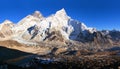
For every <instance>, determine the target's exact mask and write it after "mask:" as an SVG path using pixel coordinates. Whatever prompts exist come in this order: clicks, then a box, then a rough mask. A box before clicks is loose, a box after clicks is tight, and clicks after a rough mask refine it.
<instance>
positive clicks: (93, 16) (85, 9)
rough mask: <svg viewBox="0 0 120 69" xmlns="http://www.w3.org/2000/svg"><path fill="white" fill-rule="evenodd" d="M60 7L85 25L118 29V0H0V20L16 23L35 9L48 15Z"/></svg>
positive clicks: (119, 10) (119, 18)
mask: <svg viewBox="0 0 120 69" xmlns="http://www.w3.org/2000/svg"><path fill="white" fill-rule="evenodd" d="M62 8H65V10H66V12H67V13H68V15H69V16H71V17H72V18H73V19H77V20H79V21H81V22H84V23H85V24H86V25H87V26H90V27H96V28H97V29H99V30H101V29H109V30H111V29H118V30H120V0H0V22H3V21H4V20H5V19H9V20H11V21H13V22H15V23H16V22H18V21H19V20H21V19H22V18H23V17H25V16H27V15H28V14H31V13H33V12H34V11H35V10H39V11H40V12H41V13H42V14H43V15H44V16H49V15H50V14H53V13H55V12H56V11H58V10H60V9H62Z"/></svg>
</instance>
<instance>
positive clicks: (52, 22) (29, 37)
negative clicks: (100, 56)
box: [0, 9, 120, 44]
mask: <svg viewBox="0 0 120 69" xmlns="http://www.w3.org/2000/svg"><path fill="white" fill-rule="evenodd" d="M119 35H120V31H106V30H104V31H97V30H96V29H95V28H91V27H87V26H86V25H85V24H84V23H81V22H79V21H77V20H74V19H72V18H71V17H69V16H68V15H67V13H66V12H65V10H64V9H61V10H59V11H57V12H56V13H55V14H52V15H50V16H48V17H44V16H43V15H42V14H41V13H40V12H39V11H35V12H34V13H33V14H31V15H28V16H26V17H25V18H23V19H22V20H20V21H19V22H18V23H17V24H14V23H13V22H11V21H9V20H5V21H4V22H3V23H1V24H0V40H1V41H3V40H15V41H18V42H20V43H26V44H27V43H35V42H42V41H45V42H51V41H58V42H65V41H68V40H73V41H79V42H94V43H104V42H107V43H112V42H113V41H120V36H119Z"/></svg>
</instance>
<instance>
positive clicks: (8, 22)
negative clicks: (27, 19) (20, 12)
mask: <svg viewBox="0 0 120 69" xmlns="http://www.w3.org/2000/svg"><path fill="white" fill-rule="evenodd" d="M3 24H13V22H12V21H10V20H5V21H4V22H3Z"/></svg>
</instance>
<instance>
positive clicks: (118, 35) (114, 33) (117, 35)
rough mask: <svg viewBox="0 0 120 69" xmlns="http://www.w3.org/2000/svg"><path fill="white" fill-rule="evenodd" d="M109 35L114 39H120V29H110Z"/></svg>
mask: <svg viewBox="0 0 120 69" xmlns="http://www.w3.org/2000/svg"><path fill="white" fill-rule="evenodd" d="M108 35H110V36H111V39H112V40H113V41H120V31H110V32H109V34H108Z"/></svg>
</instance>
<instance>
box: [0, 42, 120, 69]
mask: <svg viewBox="0 0 120 69" xmlns="http://www.w3.org/2000/svg"><path fill="white" fill-rule="evenodd" d="M70 45H71V46H70ZM70 45H68V46H58V47H57V46H54V45H45V46H44V43H43V44H40V45H38V46H26V45H24V44H20V43H18V42H16V41H12V40H7V41H0V69H61V68H64V69H120V46H111V47H107V48H105V49H103V48H102V47H101V48H99V49H96V47H95V49H94V48H92V47H91V48H92V49H90V48H86V47H85V48H84V47H82V45H79V46H76V45H75V46H74V45H72V44H70Z"/></svg>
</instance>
